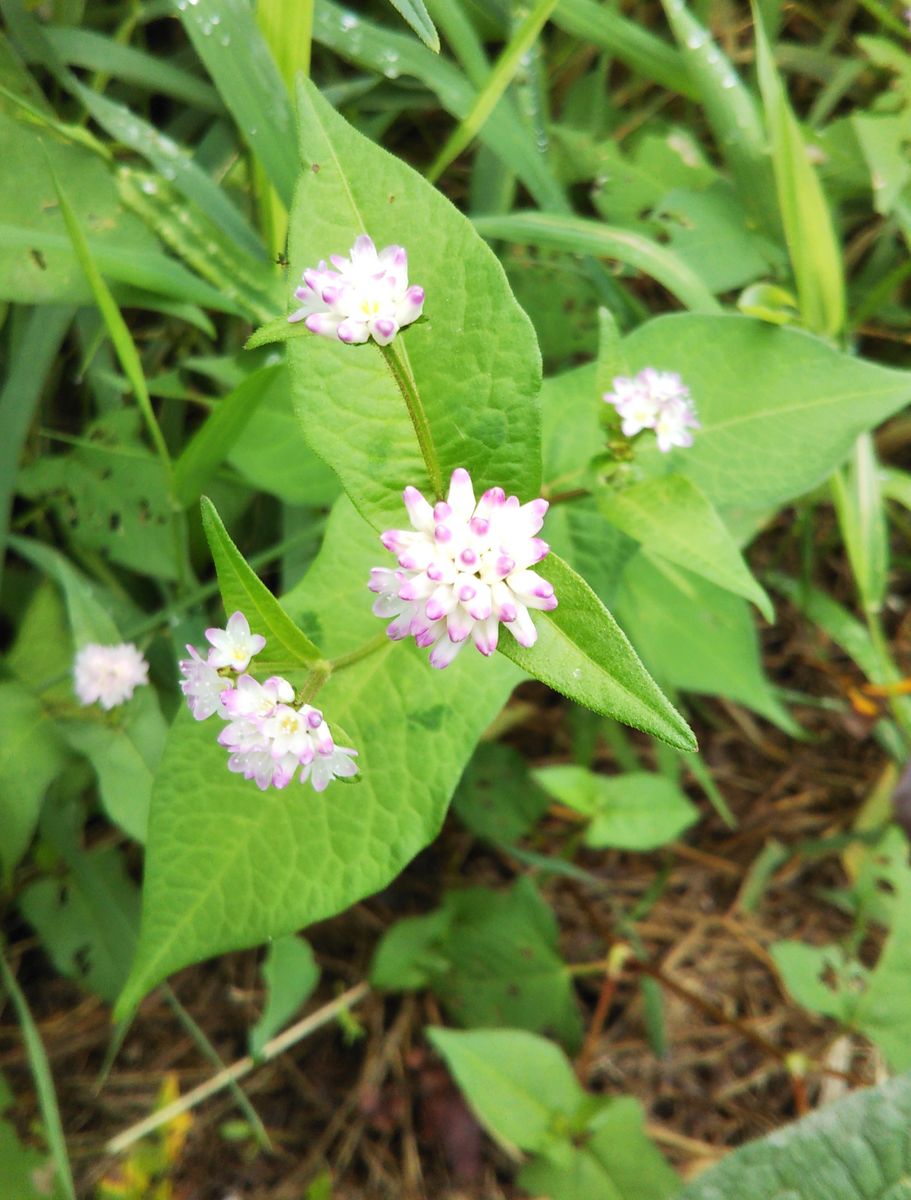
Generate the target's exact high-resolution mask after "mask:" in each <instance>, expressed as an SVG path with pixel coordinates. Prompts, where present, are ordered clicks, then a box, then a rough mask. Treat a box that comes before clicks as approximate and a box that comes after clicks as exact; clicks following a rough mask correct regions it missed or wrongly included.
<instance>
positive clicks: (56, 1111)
mask: <svg viewBox="0 0 911 1200" xmlns="http://www.w3.org/2000/svg"><path fill="white" fill-rule="evenodd" d="M0 987H2V988H3V990H4V991H5V992H6V994H7V995H8V996H9V998H10V1000H11V1001H12V1005H13V1008H14V1010H15V1013H16V1017H17V1018H18V1021H19V1026H20V1028H21V1029H22V1040H23V1041H24V1042H25V1049H26V1053H27V1054H28V1061H29V1067H30V1068H31V1072H32V1078H33V1080H34V1082H35V1091H36V1092H37V1093H38V1104H39V1106H40V1108H41V1116H42V1119H43V1121H44V1128H45V1132H46V1135H47V1141H48V1146H49V1147H50V1151H51V1157H52V1158H53V1160H54V1168H55V1171H56V1177H57V1179H56V1182H57V1186H58V1188H59V1189H60V1192H61V1193H62V1195H63V1197H64V1200H76V1187H75V1184H74V1183H73V1171H72V1167H71V1166H70V1159H69V1154H68V1152H67V1148H66V1138H65V1137H64V1136H63V1125H62V1124H61V1121H60V1107H59V1105H58V1103H57V1093H56V1091H55V1089H54V1077H53V1075H52V1074H51V1067H50V1063H49V1062H48V1060H47V1051H46V1050H45V1049H44V1043H43V1042H42V1041H41V1034H40V1033H39V1032H38V1026H37V1025H36V1024H35V1019H34V1017H33V1016H32V1014H31V1012H30V1011H29V1007H28V1001H27V1000H26V998H25V996H24V994H23V992H22V989H21V988H20V987H19V984H18V982H17V980H16V977H15V975H14V974H13V972H12V971H11V970H10V968H9V964H8V963H7V961H6V955H5V954H4V953H0Z"/></svg>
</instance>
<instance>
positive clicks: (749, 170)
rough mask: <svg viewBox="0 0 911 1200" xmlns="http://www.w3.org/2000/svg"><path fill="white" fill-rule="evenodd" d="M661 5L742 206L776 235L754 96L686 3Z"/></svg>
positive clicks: (671, 1)
mask: <svg viewBox="0 0 911 1200" xmlns="http://www.w3.org/2000/svg"><path fill="white" fill-rule="evenodd" d="M662 7H663V9H664V12H665V15H666V17H667V21H668V24H669V25H670V27H671V30H672V32H673V34H674V37H675V38H676V39H677V43H678V45H679V46H680V53H681V55H682V56H683V60H684V62H685V63H686V68H687V71H688V73H689V75H690V78H691V79H692V81H693V85H694V87H695V89H696V91H697V92H698V95H699V99H700V100H701V102H702V108H703V111H704V113H705V116H706V119H707V120H708V122H709V125H710V126H711V129H712V133H713V134H714V137H715V142H716V144H717V145H718V148H719V150H720V151H721V153H722V154H723V155H724V158H725V161H726V162H727V163H728V165H729V167H730V169H731V175H732V176H733V179H734V182H735V183H736V185H737V189H738V191H739V193H740V197H741V202H742V204H743V205H744V206H745V207H746V209H747V211H748V212H749V213H750V214H751V215H752V216H753V217H754V218H755V219H756V220H758V221H759V223H760V224H761V226H762V227H763V228H764V229H765V230H766V231H767V232H770V233H777V232H778V231H779V230H780V225H781V218H780V216H779V214H778V210H777V207H776V203H775V180H774V177H773V175H772V170H771V164H770V162H769V156H768V151H767V148H766V138H765V131H764V129H763V127H762V119H761V117H760V114H759V110H758V107H757V104H756V100H755V98H754V97H753V94H752V92H750V91H749V90H748V89H747V88H746V87H745V86H744V84H743V81H742V80H741V79H740V76H739V75H738V74H737V72H736V71H735V70H734V67H733V66H732V64H731V62H730V60H729V59H728V57H727V55H725V54H724V52H723V51H722V50H721V49H720V48H719V46H718V45H717V44H716V43H715V41H714V40H713V38H712V37H711V35H710V34H709V32H708V30H707V29H706V28H705V27H704V26H703V25H700V23H699V21H698V20H697V19H696V18H695V17H694V16H693V14H692V13H691V12H689V10H688V9H687V8H686V7H685V6H684V5H683V4H678V3H675V2H674V0H662Z"/></svg>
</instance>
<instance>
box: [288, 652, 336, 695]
mask: <svg viewBox="0 0 911 1200" xmlns="http://www.w3.org/2000/svg"><path fill="white" fill-rule="evenodd" d="M331 674H332V667H331V665H330V664H329V663H328V662H326V661H325V659H323V660H321V661H320V662H318V663H314V665H313V666H312V667H311V668H310V673H309V675H308V676H307V678H306V679H305V680H304V682H303V684H302V685H301V687H300V688H299V689H298V691H297V694H296V695H295V697H294V702H295V704H309V703H310V701H311V700H313V699H314V697H315V696H316V694H317V692H318V691H319V690H320V688H322V687H323V686H324V684H326V683H328V682H329V676H330V675H331Z"/></svg>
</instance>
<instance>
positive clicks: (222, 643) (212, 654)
mask: <svg viewBox="0 0 911 1200" xmlns="http://www.w3.org/2000/svg"><path fill="white" fill-rule="evenodd" d="M206 638H207V640H208V641H209V642H211V643H212V649H211V650H210V651H209V663H210V664H211V665H212V666H213V667H230V668H231V670H232V671H246V669H247V667H248V666H249V665H250V659H251V658H252V657H253V656H254V654H259V652H260V650H262V648H263V646H265V644H266V639H265V638H264V637H263V636H262V634H260V633H251V632H250V624H249V622H248V621H247V618H246V617H245V616H244V614H243V613H242V612H236V613H232V615H231V616H230V617H229V618H228V625H227V628H226V629H207V630H206Z"/></svg>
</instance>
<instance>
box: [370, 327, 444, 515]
mask: <svg viewBox="0 0 911 1200" xmlns="http://www.w3.org/2000/svg"><path fill="white" fill-rule="evenodd" d="M380 353H381V354H382V356H383V358H384V359H385V360H386V366H387V367H388V368H389V370H390V371H391V372H392V378H393V379H394V380H395V382H396V386H397V387H398V389H399V391H400V392H401V393H402V399H403V400H404V401H405V407H406V408H407V409H408V415H409V417H411V424H412V425H413V426H414V432H415V436H416V437H417V439H418V445H419V446H420V448H421V456H422V458H423V459H424V465H425V466H426V467H427V474H428V475H429V476H430V485H431V488H432V489H433V495H434V499H435V500H442V498H443V473H442V471H441V470H440V460H439V459H438V458H437V452H436V447H435V446H434V444H433V434H432V433H431V432H430V422H429V421H428V420H427V413H426V412H425V411H424V403H423V401H422V400H421V397H420V393H419V392H418V385H417V383H416V382H415V378H414V373H413V372H412V370H411V363H410V362H409V360H408V351H407V350H406V349H405V347H404V345H403V344H402V339H401V338H396V340H395V341H394V342H390V344H389V345H388V346H381V347H380Z"/></svg>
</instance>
